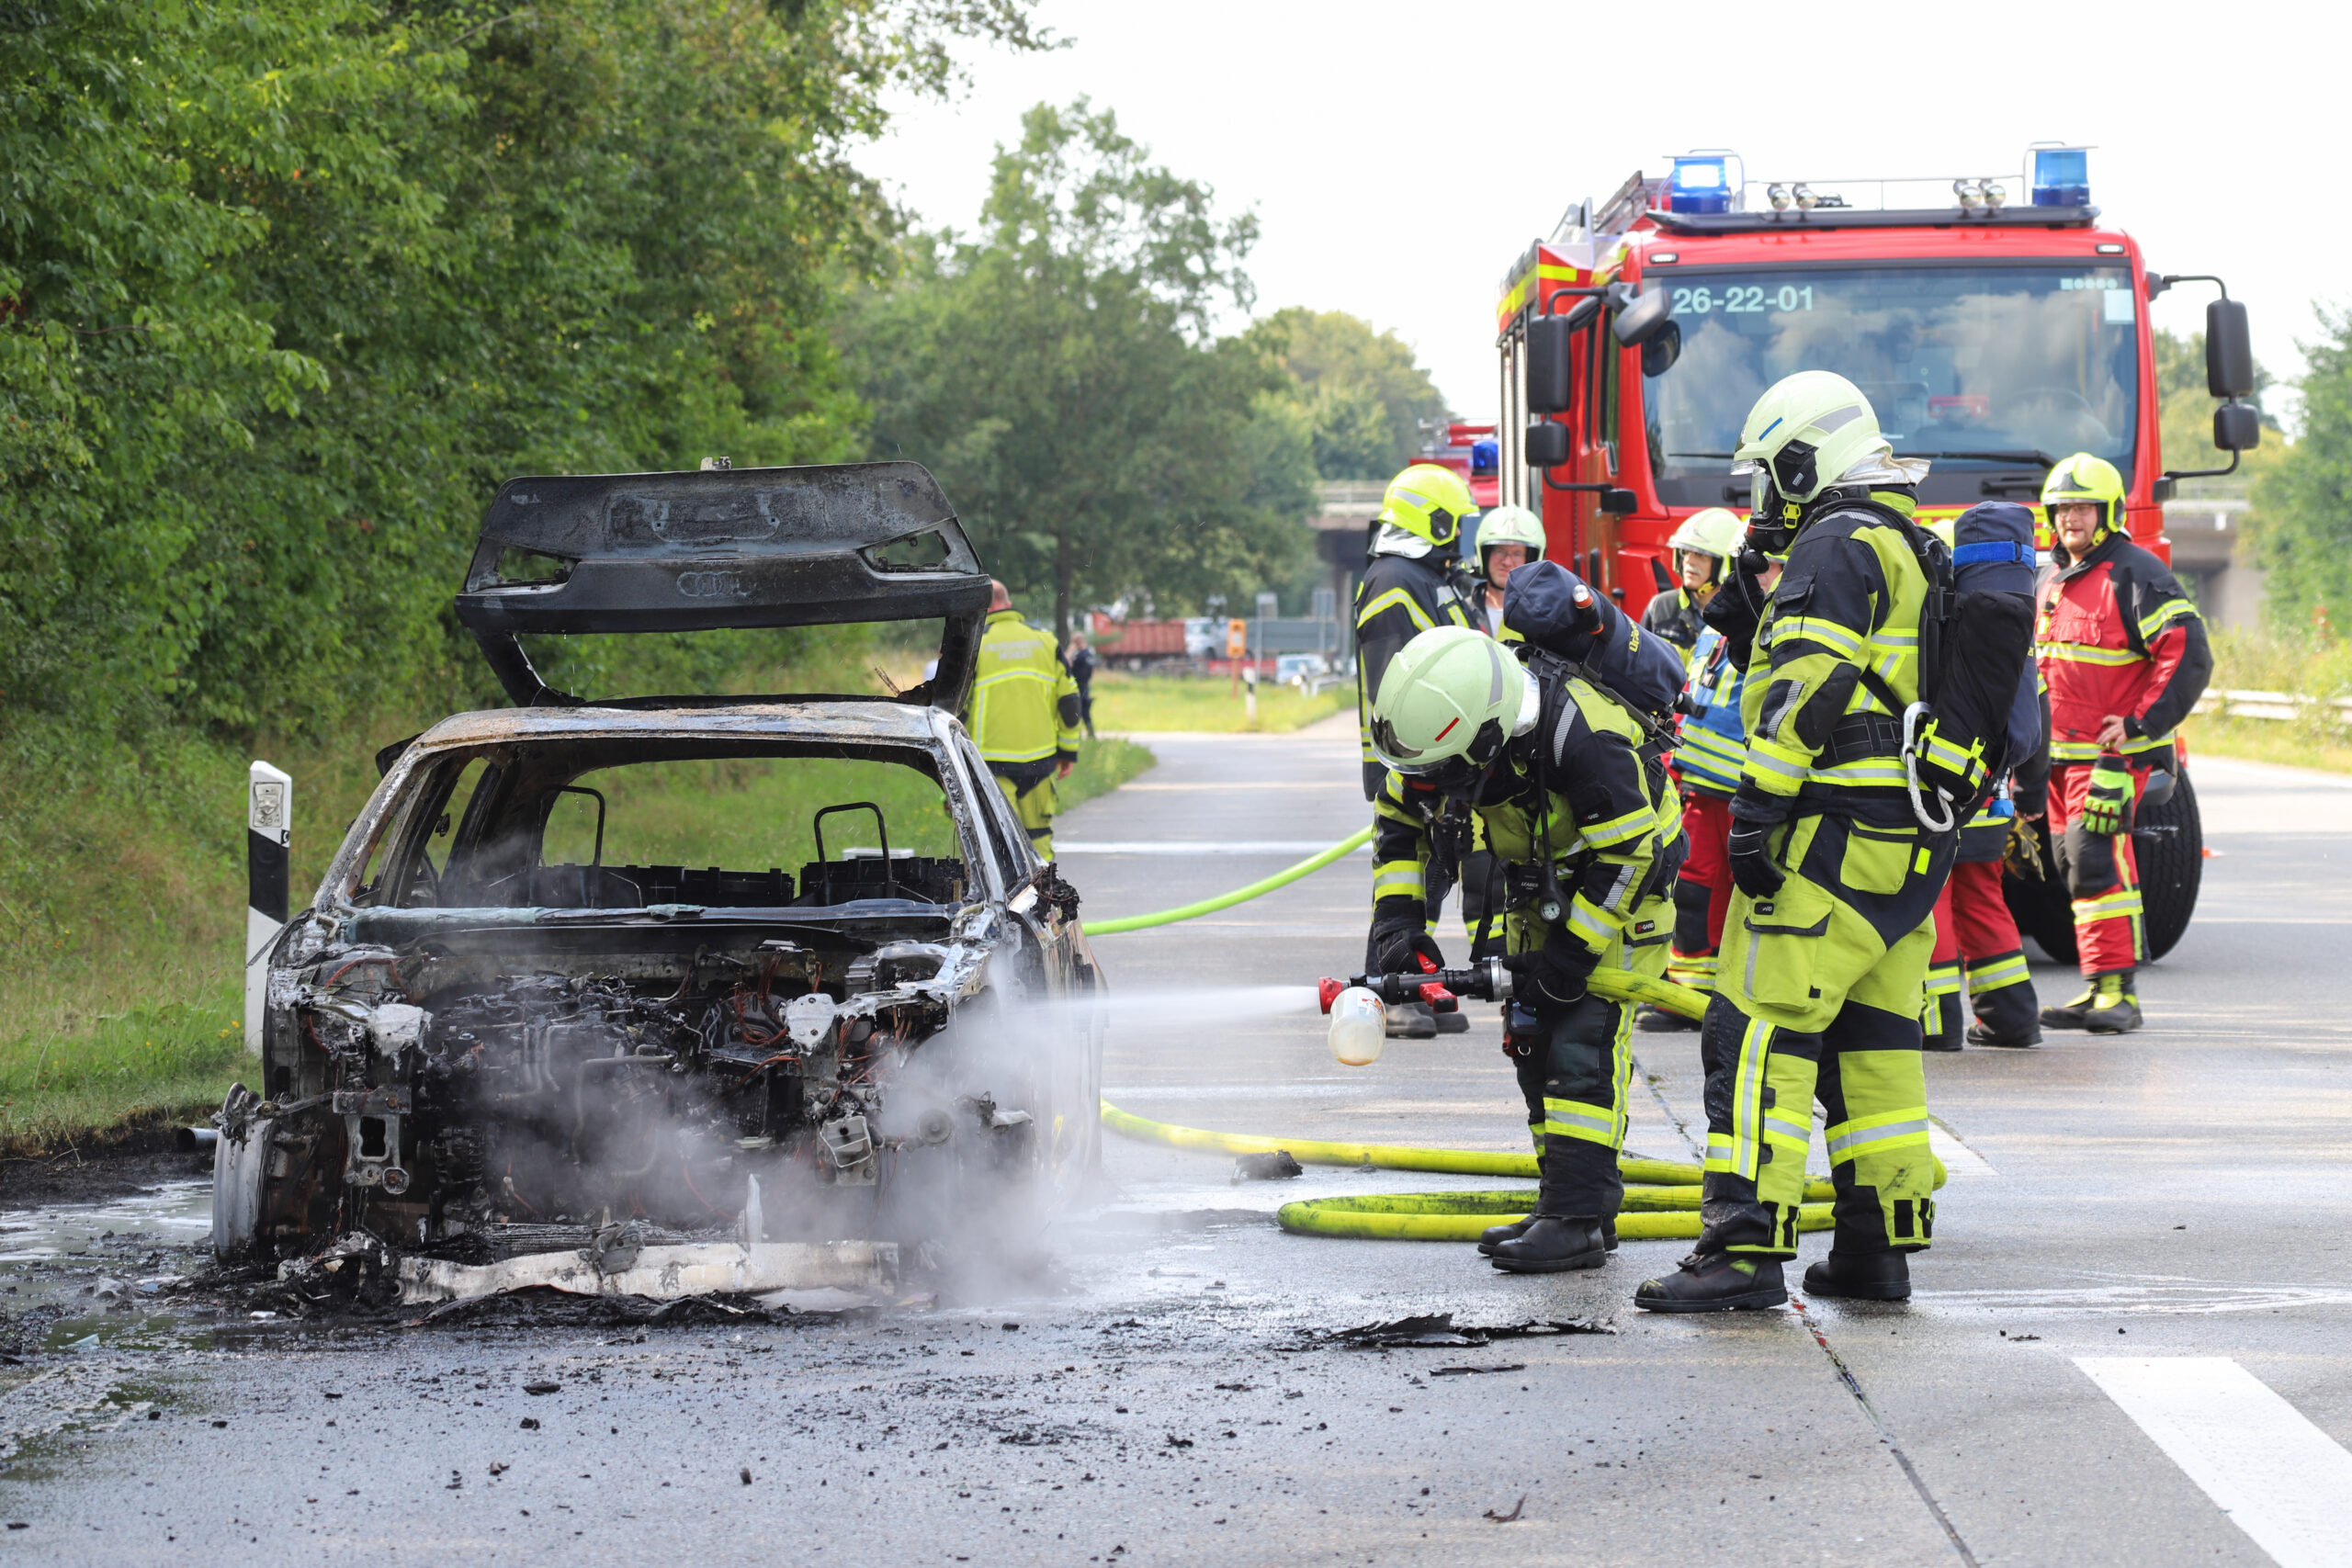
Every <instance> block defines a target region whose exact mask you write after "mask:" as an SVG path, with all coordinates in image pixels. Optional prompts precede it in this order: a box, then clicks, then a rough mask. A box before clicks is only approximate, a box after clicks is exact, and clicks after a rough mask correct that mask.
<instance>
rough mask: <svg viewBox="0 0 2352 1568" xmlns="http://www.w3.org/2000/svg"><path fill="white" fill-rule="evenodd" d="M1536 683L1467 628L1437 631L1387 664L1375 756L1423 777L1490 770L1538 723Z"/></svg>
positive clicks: (1376, 712)
mask: <svg viewBox="0 0 2352 1568" xmlns="http://www.w3.org/2000/svg"><path fill="white" fill-rule="evenodd" d="M1541 705H1542V698H1541V697H1540V696H1539V695H1538V694H1537V693H1536V690H1535V678H1534V677H1533V676H1532V675H1530V674H1529V673H1528V672H1527V671H1525V670H1524V669H1522V668H1521V666H1520V663H1519V661H1518V660H1516V659H1513V658H1512V657H1511V656H1510V651H1509V650H1508V649H1505V648H1504V647H1503V645H1502V644H1500V643H1498V642H1497V641H1495V639H1494V638H1492V637H1487V635H1485V634H1484V633H1482V632H1475V631H1472V630H1471V629H1470V628H1469V627H1467V626H1433V627H1431V628H1430V630H1428V631H1425V632H1423V633H1421V634H1420V635H1419V637H1415V638H1413V640H1412V641H1410V642H1408V643H1407V644H1406V645H1405V646H1404V647H1403V648H1401V649H1397V657H1396V658H1394V659H1392V660H1389V661H1388V668H1387V670H1386V671H1384V672H1383V673H1382V675H1381V677H1380V690H1379V691H1378V692H1377V693H1375V694H1374V696H1373V699H1372V750H1373V755H1374V756H1375V757H1377V758H1379V759H1380V761H1382V762H1383V763H1385V764H1386V765H1387V766H1389V767H1391V768H1394V769H1396V770H1397V772H1398V773H1409V774H1415V775H1419V776H1423V777H1428V776H1431V775H1434V774H1437V773H1440V772H1441V771H1442V770H1445V769H1446V764H1448V763H1453V762H1456V761H1457V760H1458V761H1459V762H1460V763H1462V764H1466V765H1467V767H1468V769H1469V770H1470V771H1472V772H1477V771H1481V770H1484V769H1485V768H1487V767H1488V766H1489V765H1491V764H1492V763H1493V761H1494V760H1495V759H1496V757H1498V755H1500V754H1501V752H1502V749H1503V743H1504V742H1505V741H1507V740H1509V739H1510V738H1511V737H1512V736H1513V735H1521V734H1525V733H1526V732H1527V730H1528V729H1529V728H1532V726H1533V725H1534V723H1535V715H1536V710H1537V709H1538V708H1539V707H1540V706H1541Z"/></svg>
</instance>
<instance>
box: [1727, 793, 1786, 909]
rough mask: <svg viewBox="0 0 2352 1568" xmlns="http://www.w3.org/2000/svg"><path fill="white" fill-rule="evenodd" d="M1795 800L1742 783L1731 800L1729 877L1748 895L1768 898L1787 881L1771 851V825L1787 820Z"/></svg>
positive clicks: (1772, 827) (1774, 826) (1773, 827)
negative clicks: (1768, 793) (1769, 793)
mask: <svg viewBox="0 0 2352 1568" xmlns="http://www.w3.org/2000/svg"><path fill="white" fill-rule="evenodd" d="M1793 806H1794V803H1793V802H1792V801H1789V800H1787V799H1784V798H1783V797H1781V796H1780V795H1767V794H1765V793H1764V792H1763V791H1762V790H1760V789H1758V788H1757V787H1756V786H1755V785H1753V784H1745V783H1743V784H1741V785H1740V786H1739V793H1738V794H1737V795H1733V796H1732V801H1731V840H1730V842H1729V845H1728V846H1727V847H1728V849H1729V852H1730V855H1731V879H1732V881H1733V882H1735V883H1736V884H1737V885H1738V886H1739V890H1740V891H1741V892H1742V893H1745V894H1747V896H1748V897H1750V898H1770V897H1771V896H1772V895H1773V894H1775V893H1778V892H1779V891H1780V890H1781V884H1782V883H1784V882H1786V881H1788V879H1789V878H1788V874H1787V873H1786V872H1783V871H1782V870H1781V865H1780V862H1779V861H1777V860H1775V859H1774V858H1773V855H1772V848H1771V844H1772V829H1775V828H1777V827H1779V826H1780V825H1781V823H1783V822H1785V821H1787V820H1788V818H1789V813H1790V811H1791V810H1792V808H1793Z"/></svg>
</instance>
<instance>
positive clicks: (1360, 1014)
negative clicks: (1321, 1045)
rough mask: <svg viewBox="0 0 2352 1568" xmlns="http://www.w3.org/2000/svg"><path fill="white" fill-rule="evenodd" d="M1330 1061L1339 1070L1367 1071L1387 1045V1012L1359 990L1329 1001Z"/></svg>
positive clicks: (1349, 991) (1350, 991)
mask: <svg viewBox="0 0 2352 1568" xmlns="http://www.w3.org/2000/svg"><path fill="white" fill-rule="evenodd" d="M1328 1038H1329V1040H1330V1042H1331V1057H1332V1059H1333V1060H1334V1061H1336V1062H1338V1063H1339V1064H1340V1066H1345V1067H1368V1066H1372V1064H1373V1063H1374V1062H1377V1061H1378V1060H1380V1053H1381V1049H1382V1047H1384V1046H1385V1045H1386V1044H1387V1043H1388V1010H1387V1009H1385V1008H1384V1007H1382V1006H1381V1005H1380V998H1378V997H1376V996H1374V995H1373V993H1372V992H1371V991H1369V990H1367V989H1366V988H1365V987H1362V986H1350V987H1348V988H1347V989H1346V990H1344V991H1341V992H1340V994H1339V995H1338V996H1336V997H1334V998H1331V1029H1330V1033H1329V1036H1328Z"/></svg>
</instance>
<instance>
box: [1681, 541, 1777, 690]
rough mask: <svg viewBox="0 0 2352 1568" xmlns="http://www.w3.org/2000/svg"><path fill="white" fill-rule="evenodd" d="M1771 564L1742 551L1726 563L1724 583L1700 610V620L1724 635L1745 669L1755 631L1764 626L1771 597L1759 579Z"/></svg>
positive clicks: (1733, 654)
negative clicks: (1768, 601)
mask: <svg viewBox="0 0 2352 1568" xmlns="http://www.w3.org/2000/svg"><path fill="white" fill-rule="evenodd" d="M1751 562H1752V563H1754V564H1753V567H1752V569H1751V565H1750V563H1751ZM1771 564H1772V563H1771V562H1770V561H1768V560H1766V559H1765V558H1763V557H1762V556H1759V555H1758V554H1757V553H1756V552H1755V551H1753V550H1745V551H1742V552H1741V553H1740V554H1739V555H1738V556H1737V557H1736V558H1734V559H1732V560H1731V561H1729V562H1727V563H1726V566H1727V569H1728V570H1725V571H1724V574H1723V581H1722V582H1721V583H1720V584H1718V585H1717V587H1716V589H1715V591H1714V592H1713V593H1711V594H1709V595H1708V596H1707V602H1706V604H1703V605H1702V606H1701V607H1700V610H1699V618H1700V619H1701V620H1702V621H1704V622H1705V623H1706V624H1707V625H1709V626H1713V627H1714V628H1715V630H1716V631H1718V632H1721V633H1722V634H1723V639H1724V642H1725V643H1726V644H1728V645H1729V646H1730V649H1731V656H1732V660H1733V662H1734V663H1736V664H1737V665H1739V666H1740V667H1741V668H1743V669H1744V668H1746V667H1747V660H1748V659H1749V658H1750V657H1751V655H1752V653H1753V650H1754V649H1755V646H1756V628H1757V627H1758V626H1761V625H1763V622H1764V606H1765V604H1766V601H1767V598H1768V595H1767V594H1766V593H1765V592H1764V588H1763V585H1762V584H1761V583H1759V582H1758V581H1756V579H1757V578H1758V576H1760V575H1761V574H1762V573H1763V572H1764V571H1766V570H1769V569H1770V566H1771Z"/></svg>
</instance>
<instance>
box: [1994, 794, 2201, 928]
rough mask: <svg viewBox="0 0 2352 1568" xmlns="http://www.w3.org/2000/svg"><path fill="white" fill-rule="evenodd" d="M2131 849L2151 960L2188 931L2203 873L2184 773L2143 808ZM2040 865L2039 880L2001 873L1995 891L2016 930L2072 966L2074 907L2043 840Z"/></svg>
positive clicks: (2192, 803) (2198, 824)
mask: <svg viewBox="0 0 2352 1568" xmlns="http://www.w3.org/2000/svg"><path fill="white" fill-rule="evenodd" d="M2131 848H2132V852H2133V854H2134V856H2135V858H2136V859H2137V861H2138V863H2139V867H2140V890H2141V900H2142V907H2143V909H2144V910H2145V914H2144V917H2143V918H2144V919H2145V920H2146V922H2147V940H2148V958H2149V961H2150V962H2152V963H2153V962H2154V960H2156V959H2159V958H2162V957H2163V956H2164V955H2165V953H2170V952H2171V951H2172V950H2173V947H2174V945H2175V944H2176V943H2177V942H2179V941H2180V939H2181V935H2182V933H2183V932H2185V931H2188V921H2189V918H2190V917H2191V916H2192V915H2194V914H2195V913H2196V911H2197V894H2198V889H2199V886H2200V884H2201V883H2202V881H2203V879H2204V874H2205V829H2204V823H2203V821H2202V819H2201V818H2199V816H2198V812H2197V789H2196V786H2195V784H2192V783H2191V782H2190V780H2189V777H2188V773H2186V772H2185V771H2184V772H2183V773H2182V774H2181V776H2180V782H2179V783H2178V784H2176V785H2175V786H2174V787H2173V792H2172V797H2171V798H2170V799H2168V800H2166V801H2165V803H2164V804H2163V805H2161V806H2155V807H2146V808H2143V810H2142V811H2141V813H2140V820H2139V821H2138V823H2137V824H2136V825H2135V826H2134V827H2133V828H2132V830H2131ZM2041 868H2042V873H2043V874H2042V876H2041V879H2040V880H2039V881H2035V880H2031V879H2027V878H2021V877H2019V876H2018V875H2017V874H2015V873H2011V874H2008V875H2007V876H2005V877H2003V878H2002V881H2001V892H2002V895H2003V896H2004V897H2006V898H2007V900H2008V906H2009V913H2010V914H2011V915H2012V916H2014V917H2015V918H2016V919H2017V922H2018V931H2022V932H2023V933H2024V934H2025V935H2027V936H2029V937H2030V938H2032V939H2033V942H2034V945H2036V946H2037V947H2039V948H2041V951H2042V952H2044V953H2048V954H2049V955H2050V956H2051V957H2052V959H2054V960H2056V961H2057V962H2058V963H2061V964H2072V963H2074V962H2075V920H2074V911H2073V909H2072V908H2071V906H2070V904H2069V902H2068V899H2067V897H2066V885H2065V883H2064V882H2063V881H2061V880H2060V879H2059V875H2058V863H2057V861H2056V859H2055V857H2054V856H2053V855H2052V852H2051V849H2050V846H2049V844H2048V843H2046V842H2045V843H2044V844H2043V845H2042V850H2041Z"/></svg>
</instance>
